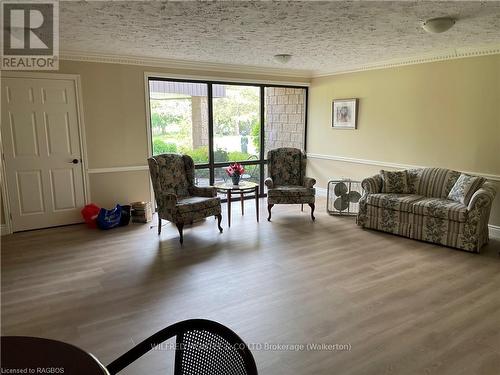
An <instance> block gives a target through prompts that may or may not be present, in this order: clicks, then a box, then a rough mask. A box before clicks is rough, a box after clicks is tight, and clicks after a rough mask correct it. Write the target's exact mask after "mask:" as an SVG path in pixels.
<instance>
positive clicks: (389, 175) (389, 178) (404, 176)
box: [380, 170, 409, 194]
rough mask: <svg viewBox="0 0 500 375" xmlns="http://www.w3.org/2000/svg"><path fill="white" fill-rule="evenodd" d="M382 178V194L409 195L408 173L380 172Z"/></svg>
mask: <svg viewBox="0 0 500 375" xmlns="http://www.w3.org/2000/svg"><path fill="white" fill-rule="evenodd" d="M380 175H381V177H382V181H383V184H382V193H399V194H405V193H408V191H409V189H408V172H407V171H397V172H391V171H384V170H381V171H380Z"/></svg>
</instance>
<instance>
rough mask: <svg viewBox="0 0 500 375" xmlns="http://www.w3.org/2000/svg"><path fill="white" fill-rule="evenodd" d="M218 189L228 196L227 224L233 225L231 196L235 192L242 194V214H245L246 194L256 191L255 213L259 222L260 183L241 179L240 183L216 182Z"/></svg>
mask: <svg viewBox="0 0 500 375" xmlns="http://www.w3.org/2000/svg"><path fill="white" fill-rule="evenodd" d="M215 187H216V188H217V191H218V192H219V193H222V194H226V197H227V225H228V227H231V197H232V196H233V194H239V195H240V201H241V214H242V215H244V214H245V194H247V193H255V213H256V215H257V222H259V185H258V184H256V183H255V182H250V181H241V182H240V184H239V185H233V184H232V183H231V182H225V183H222V184H215Z"/></svg>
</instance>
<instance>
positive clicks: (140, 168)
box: [87, 165, 149, 174]
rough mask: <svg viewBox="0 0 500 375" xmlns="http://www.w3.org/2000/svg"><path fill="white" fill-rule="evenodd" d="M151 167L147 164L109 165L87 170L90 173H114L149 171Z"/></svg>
mask: <svg viewBox="0 0 500 375" xmlns="http://www.w3.org/2000/svg"><path fill="white" fill-rule="evenodd" d="M147 170H149V167H148V166H147V165H129V166H125V167H107V168H89V169H87V172H88V173H89V174H97V173H112V172H133V171H147Z"/></svg>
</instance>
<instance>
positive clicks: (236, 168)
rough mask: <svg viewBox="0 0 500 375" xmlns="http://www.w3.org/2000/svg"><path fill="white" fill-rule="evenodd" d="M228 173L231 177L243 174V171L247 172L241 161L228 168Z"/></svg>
mask: <svg viewBox="0 0 500 375" xmlns="http://www.w3.org/2000/svg"><path fill="white" fill-rule="evenodd" d="M226 173H227V175H228V176H230V177H233V176H241V175H242V174H243V173H245V168H243V166H242V165H241V164H240V163H234V164H231V165H230V166H229V167H227V168H226Z"/></svg>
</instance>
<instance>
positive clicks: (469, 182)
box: [448, 173, 485, 206]
mask: <svg viewBox="0 0 500 375" xmlns="http://www.w3.org/2000/svg"><path fill="white" fill-rule="evenodd" d="M484 181H485V179H484V178H483V177H479V176H469V175H467V174H463V173H462V174H461V175H460V177H458V180H457V182H455V185H453V187H452V188H451V190H450V193H449V194H448V199H451V200H452V201H456V202H460V203H462V204H465V205H466V206H467V205H468V204H469V202H470V199H471V198H472V195H473V194H474V193H475V192H476V191H477V190H478V189H479V188H480V187H481V186H482V185H483V183H484Z"/></svg>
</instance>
